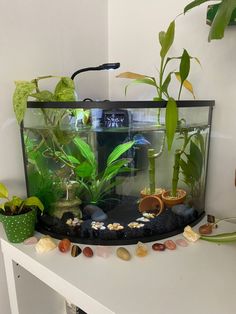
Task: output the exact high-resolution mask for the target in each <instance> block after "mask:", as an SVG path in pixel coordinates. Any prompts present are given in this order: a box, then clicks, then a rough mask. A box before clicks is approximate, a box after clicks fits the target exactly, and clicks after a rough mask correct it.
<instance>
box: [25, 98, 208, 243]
mask: <svg viewBox="0 0 236 314" xmlns="http://www.w3.org/2000/svg"><path fill="white" fill-rule="evenodd" d="M27 106H28V107H27V111H26V115H25V119H24V122H23V123H22V126H21V134H22V143H23V154H24V165H25V175H26V183H27V193H28V195H35V196H37V197H39V198H40V199H41V201H42V202H43V204H44V206H45V211H44V214H43V215H38V222H37V230H38V231H40V232H42V233H45V234H49V235H51V236H53V237H55V238H58V239H60V238H64V237H67V238H69V239H70V240H72V241H73V242H79V243H88V244H102V245H120V244H133V243H137V242H138V241H142V242H148V241H154V240H158V239H163V238H166V237H169V236H171V235H175V234H177V233H180V232H182V231H183V229H184V227H185V226H186V225H194V224H196V223H197V222H198V221H200V220H201V219H202V218H203V216H204V214H205V190H206V174H207V161H208V150H209V140H210V129H211V117H212V109H213V106H214V101H179V102H178V110H179V120H180V121H181V123H179V124H178V127H177V129H176V132H175V135H174V140H173V145H172V148H171V150H170V151H168V149H167V143H166V128H165V124H164V120H165V106H166V104H165V103H164V102H153V101H142V102H139V101H137V102H135V101H132V102H129V101H126V102H114V101H106V102H93V101H87V102H61V103H55V102H49V103H44V102H28V105H27ZM160 108H161V121H163V123H161V124H157V121H156V116H157V109H160ZM94 113H96V114H97V115H95V114H94Z"/></svg>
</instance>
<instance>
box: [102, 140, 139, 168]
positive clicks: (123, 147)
mask: <svg viewBox="0 0 236 314" xmlns="http://www.w3.org/2000/svg"><path fill="white" fill-rule="evenodd" d="M134 143H135V141H130V142H126V143H123V144H120V145H118V146H116V148H115V149H114V150H113V151H112V152H111V154H110V155H109V156H108V158H107V166H109V165H110V164H111V163H112V162H114V161H115V160H117V159H118V158H119V157H120V156H121V155H123V154H124V153H125V152H126V151H127V150H129V149H130V148H131V147H132V146H133V145H134Z"/></svg>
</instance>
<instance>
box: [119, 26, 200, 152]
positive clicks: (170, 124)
mask: <svg viewBox="0 0 236 314" xmlns="http://www.w3.org/2000/svg"><path fill="white" fill-rule="evenodd" d="M174 37H175V21H172V22H171V23H170V25H169V27H168V29H167V31H166V32H165V31H161V32H159V43H160V46H161V50H160V58H161V60H160V69H159V71H158V72H159V77H158V79H157V80H156V79H155V77H152V76H149V75H143V74H138V73H133V72H124V73H121V74H120V75H118V76H117V77H119V78H127V79H132V80H133V81H132V83H131V84H147V85H151V86H153V87H154V88H155V89H156V92H157V96H156V97H154V98H153V100H154V101H162V100H167V105H166V117H165V124H166V137H167V145H168V149H169V150H170V149H171V146H172V143H173V139H174V135H175V131H176V128H177V123H178V108H177V104H176V101H175V99H174V97H173V96H171V95H170V93H169V91H168V88H169V85H170V82H171V79H172V76H173V75H174V76H175V77H176V78H177V80H178V81H179V82H180V87H179V92H178V100H179V99H180V97H181V92H182V89H183V87H185V88H186V89H187V90H188V91H189V92H190V93H191V94H192V95H193V97H194V92H193V87H192V84H191V83H190V82H189V81H188V80H187V78H188V76H189V73H190V63H191V59H195V60H196V61H197V62H198V63H199V61H198V59H197V58H193V57H191V56H190V55H189V53H188V52H187V50H186V49H184V50H183V53H182V55H181V56H178V57H169V56H168V52H169V50H170V48H171V47H172V45H173V42H174ZM172 61H174V62H175V65H176V62H178V61H179V70H178V71H177V72H176V71H175V70H172V71H169V72H167V73H166V71H167V68H168V66H169V64H170V62H172ZM129 85H130V84H129ZM129 85H127V86H126V88H125V93H126V92H127V88H128V86H129ZM160 114H161V111H160V108H159V109H158V113H157V124H158V125H160V124H161V122H160Z"/></svg>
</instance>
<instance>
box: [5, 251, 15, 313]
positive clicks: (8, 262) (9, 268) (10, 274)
mask: <svg viewBox="0 0 236 314" xmlns="http://www.w3.org/2000/svg"><path fill="white" fill-rule="evenodd" d="M3 259H4V265H5V271H6V277H7V287H8V294H9V300H10V306H11V313H12V314H19V309H18V302H17V294H16V283H15V274H14V269H13V260H12V259H11V258H10V256H8V255H7V253H6V252H5V253H4V254H3Z"/></svg>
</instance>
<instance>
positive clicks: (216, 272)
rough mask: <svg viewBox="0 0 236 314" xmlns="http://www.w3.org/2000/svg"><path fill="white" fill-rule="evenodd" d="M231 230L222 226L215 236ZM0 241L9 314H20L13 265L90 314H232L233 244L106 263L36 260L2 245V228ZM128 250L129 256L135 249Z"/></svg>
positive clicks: (235, 300) (235, 306)
mask: <svg viewBox="0 0 236 314" xmlns="http://www.w3.org/2000/svg"><path fill="white" fill-rule="evenodd" d="M235 230H236V225H235V224H231V223H225V222H223V223H222V224H221V225H220V228H219V229H218V230H217V231H218V232H223V231H235ZM0 236H1V237H2V239H1V248H2V252H3V256H4V261H5V269H6V275H7V282H8V290H9V295H10V304H11V311H12V314H25V313H20V312H19V309H18V302H19V300H17V297H19V292H18V291H17V289H16V288H17V287H16V285H15V282H16V276H15V273H14V267H13V264H14V263H18V264H19V265H21V266H22V267H23V268H25V269H26V270H27V271H28V272H30V273H31V274H33V275H34V276H36V277H37V278H38V279H40V280H41V281H42V282H44V283H45V284H46V285H48V286H49V287H51V288H52V289H53V290H55V291H56V292H58V293H59V294H61V295H62V296H64V297H65V298H66V299H69V300H71V302H73V303H74V304H76V305H78V306H79V307H80V308H81V309H83V310H84V311H86V312H87V313H89V314H111V313H116V314H141V313H142V314H187V313H190V314H199V313H201V314H235V313H236V243H235V244H227V245H218V244H212V243H208V242H204V241H198V242H197V243H192V244H189V246H188V247H187V248H182V247H178V248H177V250H175V251H167V250H166V251H165V252H154V251H152V250H151V243H149V244H148V246H149V248H150V252H149V255H148V256H146V257H144V258H139V257H136V256H134V255H133V257H132V260H131V261H129V262H125V261H122V260H120V259H118V258H117V257H116V255H115V250H116V247H113V248H112V251H113V254H112V256H110V257H109V258H107V259H103V258H101V257H98V256H94V257H93V258H91V259H89V258H86V257H84V256H83V255H80V256H78V257H76V258H72V257H71V256H70V254H69V253H68V254H63V253H61V252H59V251H58V250H57V249H55V250H54V251H51V252H50V253H47V254H43V255H40V254H38V253H36V250H35V248H34V246H26V245H23V244H10V243H9V242H8V241H6V238H5V233H4V231H3V229H2V226H0ZM180 237H181V235H179V236H176V237H173V239H176V238H180ZM160 242H162V241H160ZM81 247H82V248H83V247H84V245H81ZM127 248H128V249H129V250H130V252H131V253H132V254H133V252H134V246H133V245H132V246H128V247H127ZM36 306H40V300H39V304H38V305H36ZM32 313H34V312H33V311H32ZM53 314H54V313H53ZM55 314H56V313H55Z"/></svg>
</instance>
